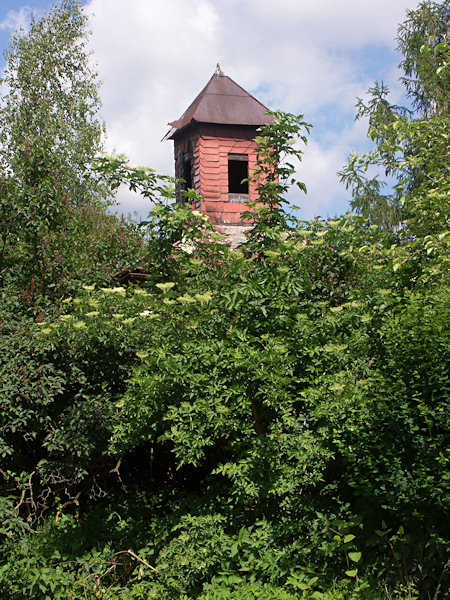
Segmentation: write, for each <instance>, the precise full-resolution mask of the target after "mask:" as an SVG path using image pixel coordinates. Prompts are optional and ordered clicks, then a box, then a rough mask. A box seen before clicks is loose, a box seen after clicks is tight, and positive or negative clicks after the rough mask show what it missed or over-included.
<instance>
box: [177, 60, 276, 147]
mask: <svg viewBox="0 0 450 600" xmlns="http://www.w3.org/2000/svg"><path fill="white" fill-rule="evenodd" d="M267 110H268V109H267V108H266V107H265V106H264V104H261V102H259V100H257V99H256V98H254V97H253V96H252V95H251V94H249V93H248V92H246V91H245V90H244V89H243V88H241V86H240V85H238V84H237V83H236V82H234V81H233V80H232V79H231V78H230V77H228V76H227V75H225V73H224V72H223V71H222V70H221V69H220V65H217V69H216V71H215V73H214V75H213V76H212V77H211V79H210V80H209V81H208V83H207V84H206V86H205V87H204V88H203V90H202V91H201V92H200V94H199V95H198V96H197V98H195V100H194V101H193V102H192V104H191V105H190V106H189V107H188V108H187V109H186V110H185V112H184V113H183V115H182V116H181V117H180V118H179V119H178V120H177V121H172V123H169V125H170V126H171V127H172V129H171V130H170V131H169V133H168V134H167V136H166V139H167V138H172V137H173V136H174V135H175V134H176V133H177V132H178V131H180V129H183V128H184V127H186V126H187V125H189V124H190V123H192V122H197V123H218V124H221V125H256V126H258V125H264V123H271V122H272V121H273V117H272V116H271V115H267V114H266V113H267Z"/></svg>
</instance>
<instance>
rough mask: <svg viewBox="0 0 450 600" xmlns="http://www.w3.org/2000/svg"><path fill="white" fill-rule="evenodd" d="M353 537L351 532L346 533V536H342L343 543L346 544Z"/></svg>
mask: <svg viewBox="0 0 450 600" xmlns="http://www.w3.org/2000/svg"><path fill="white" fill-rule="evenodd" d="M354 539H355V536H354V535H353V534H352V533H348V534H347V535H346V536H344V544H348V543H349V542H351V541H353V540H354Z"/></svg>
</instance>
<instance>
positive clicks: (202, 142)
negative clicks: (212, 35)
mask: <svg viewBox="0 0 450 600" xmlns="http://www.w3.org/2000/svg"><path fill="white" fill-rule="evenodd" d="M267 110H268V109H267V108H266V107H265V106H264V105H263V104H261V102H259V101H258V100H256V98H254V97H253V96H251V95H250V94H249V93H248V92H246V91H245V90H244V89H243V88H241V87H240V86H239V85H238V84H237V83H235V82H234V81H233V80H232V79H230V77H227V76H226V75H225V74H224V73H223V71H222V70H221V69H220V65H217V69H216V71H215V73H214V74H213V76H212V77H211V79H210V80H209V81H208V83H207V84H206V86H205V88H204V89H203V90H202V91H201V92H200V94H199V95H198V96H197V98H195V100H194V101H193V102H192V104H191V105H190V106H189V107H188V108H187V109H186V111H185V112H184V113H183V115H182V116H181V117H180V118H179V119H178V120H177V121H173V122H172V123H169V125H170V126H171V130H170V131H169V132H168V134H167V135H166V136H165V139H172V140H173V141H174V146H175V147H174V151H175V177H177V178H182V179H184V180H185V182H186V183H185V184H184V188H185V189H193V190H195V191H196V192H198V193H199V194H200V195H201V196H202V198H203V200H202V201H201V202H199V203H198V205H197V206H194V207H193V208H195V209H196V210H199V211H201V212H202V213H204V214H206V215H208V217H209V218H210V219H211V221H212V222H213V223H215V224H217V225H243V223H242V221H241V213H242V212H243V211H244V210H247V206H246V205H245V202H246V201H248V200H255V201H256V200H257V199H258V198H257V194H256V190H255V185H254V184H253V183H242V180H243V179H245V178H247V177H248V176H249V174H251V173H252V172H253V171H254V170H255V166H256V154H255V152H254V151H255V148H256V142H255V141H254V138H255V137H256V135H257V130H258V127H260V126H261V125H263V124H265V123H271V122H272V121H273V117H272V116H271V115H268V114H266V113H267ZM178 200H179V201H183V196H182V194H181V191H180V190H179V194H178Z"/></svg>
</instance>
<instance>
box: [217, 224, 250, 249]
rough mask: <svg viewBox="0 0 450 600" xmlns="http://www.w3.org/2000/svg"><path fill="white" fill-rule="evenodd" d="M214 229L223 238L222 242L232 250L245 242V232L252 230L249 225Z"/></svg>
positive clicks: (225, 226)
mask: <svg viewBox="0 0 450 600" xmlns="http://www.w3.org/2000/svg"><path fill="white" fill-rule="evenodd" d="M216 227H217V231H219V233H222V234H223V235H224V236H225V240H224V241H225V242H226V243H227V244H229V245H230V247H231V248H233V249H234V248H236V246H239V244H242V243H243V242H245V240H246V239H247V238H246V236H245V232H246V231H249V230H250V229H251V228H252V226H251V225H216Z"/></svg>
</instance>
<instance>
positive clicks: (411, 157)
mask: <svg viewBox="0 0 450 600" xmlns="http://www.w3.org/2000/svg"><path fill="white" fill-rule="evenodd" d="M449 10H450V9H449V3H448V0H446V1H444V2H443V3H436V2H422V3H421V4H419V6H418V8H417V9H416V10H415V11H408V18H407V20H406V21H405V22H404V23H403V24H402V25H400V27H399V29H398V38H397V41H398V48H399V50H400V51H401V52H402V54H403V60H402V62H401V63H400V67H401V68H402V69H403V71H404V73H405V77H403V78H402V81H403V83H404V84H405V86H406V89H407V93H408V95H409V96H410V97H411V98H412V100H413V105H414V106H415V108H416V109H417V112H416V114H413V113H412V112H411V111H409V110H407V109H406V108H403V107H399V106H395V105H391V104H390V103H389V101H388V99H387V98H388V94H389V90H388V88H387V87H385V86H384V85H383V84H378V83H376V84H375V86H374V87H373V88H372V89H370V90H369V93H370V95H371V99H370V100H369V102H368V103H367V104H366V103H364V101H363V100H361V99H358V103H357V108H358V112H357V116H356V118H357V119H360V118H362V117H367V118H368V122H369V129H368V133H367V136H368V138H369V139H371V140H372V141H373V142H374V144H375V148H374V150H373V151H372V152H370V153H368V154H363V155H361V156H356V155H354V154H352V155H351V156H350V159H349V162H348V164H347V165H346V166H345V167H344V169H342V171H341V172H340V173H339V175H340V177H341V181H343V182H344V183H345V185H346V187H347V188H351V189H352V196H353V199H352V201H351V206H352V208H353V209H354V210H355V211H356V212H357V213H359V214H361V215H363V216H365V217H366V218H369V219H370V220H371V221H372V222H373V223H376V224H379V225H380V226H382V227H384V228H387V229H391V230H392V229H394V228H396V227H398V226H399V224H401V226H405V225H406V226H408V227H411V229H412V232H413V234H415V235H416V234H417V231H416V230H415V229H414V224H417V222H418V221H419V219H420V220H423V219H424V218H427V219H433V218H434V217H437V219H436V221H437V222H439V226H440V227H441V228H444V227H447V226H448V220H449V204H448V197H449V187H448V179H449V177H448V175H449V172H448V136H449V107H448V98H449V87H448V86H449V84H448V82H449V68H450V65H449V45H448V22H449ZM373 169H375V170H376V172H377V173H378V171H380V170H381V171H383V172H384V173H383V176H387V177H388V178H389V180H388V183H390V184H391V186H393V190H392V193H390V194H387V195H385V194H383V193H382V189H383V187H385V186H386V182H385V181H382V180H380V178H379V174H376V175H375V176H373V177H370V178H369V177H368V175H367V173H368V172H371V171H372V170H373ZM436 194H439V195H440V204H441V205H440V206H439V209H438V212H436V211H435V210H433V209H432V208H431V205H432V204H433V202H434V201H435V196H436ZM430 196H432V197H433V199H432V200H430V199H429V197H430ZM417 204H419V208H420V207H421V208H422V210H421V211H418V210H416V208H415V207H416V205H417ZM433 206H435V207H436V206H438V203H437V202H436V203H435V204H433ZM411 219H413V220H414V224H413V223H411ZM427 230H428V233H431V232H432V227H429V224H428V225H427ZM421 235H423V229H422V233H421Z"/></svg>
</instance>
